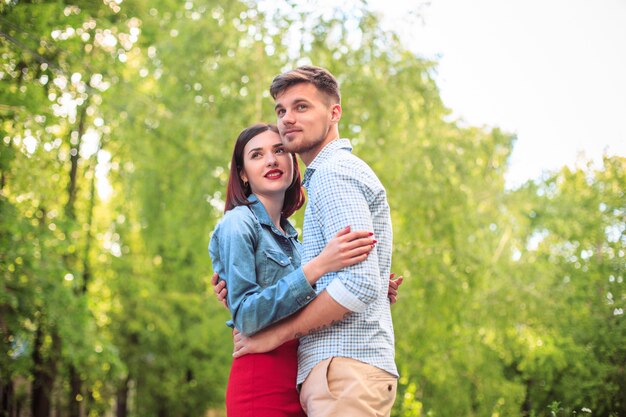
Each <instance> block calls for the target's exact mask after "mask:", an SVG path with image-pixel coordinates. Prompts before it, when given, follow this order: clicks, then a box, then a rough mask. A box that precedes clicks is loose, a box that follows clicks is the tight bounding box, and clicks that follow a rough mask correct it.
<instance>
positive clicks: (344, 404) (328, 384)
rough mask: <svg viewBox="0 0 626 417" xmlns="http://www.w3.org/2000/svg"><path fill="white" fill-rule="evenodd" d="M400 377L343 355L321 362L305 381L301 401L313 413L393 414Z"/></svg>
mask: <svg viewBox="0 0 626 417" xmlns="http://www.w3.org/2000/svg"><path fill="white" fill-rule="evenodd" d="M397 383H398V381H397V378H396V377H395V376H393V375H391V374H390V373H388V372H385V371H383V370H381V369H379V368H376V367H375V366H372V365H368V364H366V363H363V362H360V361H357V360H354V359H350V358H342V357H332V358H330V359H326V360H324V361H322V362H320V363H318V364H317V365H316V366H315V367H314V368H313V370H312V371H311V373H310V374H309V376H308V377H307V379H306V380H305V381H304V383H303V384H302V388H301V391H300V403H301V404H302V408H303V409H304V412H305V413H306V414H307V415H308V416H309V417H333V416H337V417H389V415H390V413H391V408H392V407H393V403H394V401H395V398H396V387H397Z"/></svg>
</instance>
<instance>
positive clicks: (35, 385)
mask: <svg viewBox="0 0 626 417" xmlns="http://www.w3.org/2000/svg"><path fill="white" fill-rule="evenodd" d="M51 336H52V345H51V346H50V348H49V351H48V352H44V338H45V334H44V332H43V330H42V324H41V323H40V325H39V326H38V327H37V331H36V332H35V342H34V346H33V382H32V404H31V414H32V417H50V409H51V405H52V386H53V384H54V378H55V376H56V371H57V369H56V368H57V361H56V359H57V352H58V351H59V347H60V346H59V345H60V340H59V337H58V335H57V334H56V333H55V331H54V330H53V331H52V332H51Z"/></svg>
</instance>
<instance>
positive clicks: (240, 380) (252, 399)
mask: <svg viewBox="0 0 626 417" xmlns="http://www.w3.org/2000/svg"><path fill="white" fill-rule="evenodd" d="M297 373H298V341H297V340H292V341H289V342H287V343H285V344H284V345H282V346H279V347H277V348H276V349H274V350H273V351H271V352H267V353H258V354H252V355H246V356H242V357H241V358H237V359H234V360H233V365H232V367H231V369H230V378H229V379H228V387H227V388H226V415H227V416H228V417H306V414H304V411H302V407H300V398H299V395H298V391H297V390H296V377H297Z"/></svg>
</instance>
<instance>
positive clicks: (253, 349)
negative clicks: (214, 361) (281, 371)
mask: <svg viewBox="0 0 626 417" xmlns="http://www.w3.org/2000/svg"><path fill="white" fill-rule="evenodd" d="M233 336H234V340H233V341H234V344H235V348H234V352H233V358H240V357H242V356H244V355H249V354H251V353H265V352H269V351H271V350H274V349H276V348H277V347H278V346H280V345H282V344H283V341H282V340H281V339H280V337H278V335H277V332H275V331H274V332H273V331H272V328H271V327H270V328H268V329H266V330H263V331H261V332H259V333H256V334H255V335H254V336H246V335H244V334H243V333H240V332H239V331H238V330H237V329H235V330H234V331H233Z"/></svg>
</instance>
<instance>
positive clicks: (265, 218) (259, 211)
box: [248, 194, 298, 238]
mask: <svg viewBox="0 0 626 417" xmlns="http://www.w3.org/2000/svg"><path fill="white" fill-rule="evenodd" d="M248 201H249V202H250V203H251V204H250V205H249V206H248V207H250V210H252V213H254V215H255V216H256V218H257V219H258V220H259V223H261V224H263V225H266V226H268V227H269V228H271V229H272V231H273V232H274V233H276V234H279V235H285V236H287V237H292V238H296V237H298V232H296V229H294V227H293V226H292V225H291V223H289V221H288V220H286V219H281V221H280V225H281V226H282V228H283V230H284V231H285V233H283V232H281V231H280V230H278V228H276V226H275V225H274V223H272V219H270V215H269V214H268V213H267V210H265V206H264V205H263V204H262V203H261V202H260V201H259V198H258V197H257V196H256V195H255V194H250V195H249V196H248Z"/></svg>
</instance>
